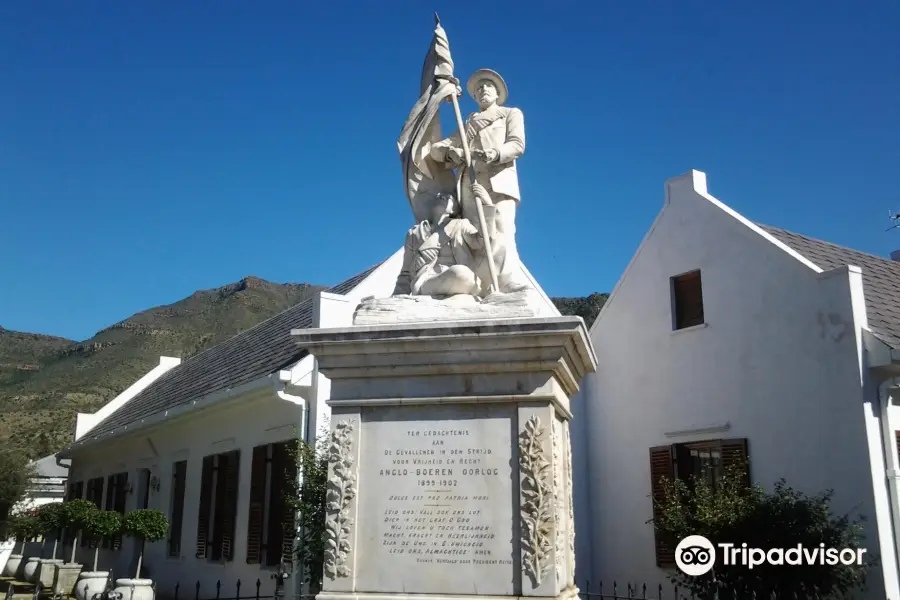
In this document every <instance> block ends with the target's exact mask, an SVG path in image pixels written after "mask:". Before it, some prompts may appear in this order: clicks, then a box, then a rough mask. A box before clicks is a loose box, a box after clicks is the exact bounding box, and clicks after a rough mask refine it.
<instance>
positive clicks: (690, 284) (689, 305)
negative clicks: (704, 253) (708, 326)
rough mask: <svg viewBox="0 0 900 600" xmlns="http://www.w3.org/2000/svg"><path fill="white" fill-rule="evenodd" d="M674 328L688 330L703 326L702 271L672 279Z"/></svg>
mask: <svg viewBox="0 0 900 600" xmlns="http://www.w3.org/2000/svg"><path fill="white" fill-rule="evenodd" d="M671 287H672V326H673V328H674V329H676V330H677V329H686V328H688V327H695V326H697V325H703V323H704V322H705V321H704V319H703V286H702V285H701V282H700V271H699V270H698V271H691V272H690V273H684V274H683V275H678V276H677V277H673V278H672V284H671Z"/></svg>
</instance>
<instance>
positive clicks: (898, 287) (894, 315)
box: [759, 225, 900, 348]
mask: <svg viewBox="0 0 900 600" xmlns="http://www.w3.org/2000/svg"><path fill="white" fill-rule="evenodd" d="M759 226H760V227H762V228H763V230H765V231H766V232H768V233H769V234H771V235H772V236H774V237H775V239H777V240H778V241H780V242H782V243H783V244H785V245H787V246H788V247H789V248H791V249H793V250H795V251H796V252H798V253H799V254H801V255H803V256H804V257H806V258H807V259H808V260H810V261H811V262H813V263H814V264H816V265H817V266H818V267H819V268H821V269H822V270H824V271H828V270H830V269H835V268H837V267H841V266H844V265H855V266H857V267H859V268H860V269H862V276H863V289H864V291H865V296H866V313H867V315H868V321H869V329H871V330H872V333H874V334H875V335H876V336H877V337H878V338H879V339H881V341H883V342H884V343H886V344H887V345H888V346H890V347H892V348H900V262H895V261H893V260H890V259H887V258H882V257H880V256H875V255H874V254H867V253H865V252H860V251H858V250H851V249H850V248H845V247H843V246H838V245H836V244H831V243H829V242H823V241H822V240H817V239H813V238H809V237H806V236H804V235H800V234H797V233H791V232H790V231H785V230H783V229H777V228H775V227H769V226H768V225H759Z"/></svg>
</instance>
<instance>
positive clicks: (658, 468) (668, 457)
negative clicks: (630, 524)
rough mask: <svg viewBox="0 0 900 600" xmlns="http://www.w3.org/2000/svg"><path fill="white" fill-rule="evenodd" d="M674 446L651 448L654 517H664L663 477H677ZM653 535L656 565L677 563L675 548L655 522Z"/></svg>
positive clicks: (663, 566)
mask: <svg viewBox="0 0 900 600" xmlns="http://www.w3.org/2000/svg"><path fill="white" fill-rule="evenodd" d="M674 458H675V457H674V456H673V451H672V446H656V447H654V448H650V496H651V498H652V499H653V519H654V521H656V520H657V519H660V518H661V517H662V512H661V511H660V509H659V507H658V504H660V503H663V502H665V500H666V494H665V489H664V488H663V485H662V481H661V480H662V479H663V478H667V479H674V478H675V465H674ZM653 536H654V541H655V543H656V565H657V566H658V567H662V568H667V567H672V566H674V565H675V548H674V547H672V546H671V545H670V544H668V543H667V542H666V540H664V539H663V536H662V535H661V534H660V532H659V530H658V529H657V528H656V526H655V524H654V527H653Z"/></svg>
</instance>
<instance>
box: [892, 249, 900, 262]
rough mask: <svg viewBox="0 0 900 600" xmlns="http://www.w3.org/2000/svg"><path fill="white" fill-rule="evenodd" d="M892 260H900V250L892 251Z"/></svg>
mask: <svg viewBox="0 0 900 600" xmlns="http://www.w3.org/2000/svg"><path fill="white" fill-rule="evenodd" d="M891 260H893V261H900V250H894V251H893V252H891Z"/></svg>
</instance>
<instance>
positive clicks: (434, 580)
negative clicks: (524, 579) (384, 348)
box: [356, 405, 518, 595]
mask: <svg viewBox="0 0 900 600" xmlns="http://www.w3.org/2000/svg"><path fill="white" fill-rule="evenodd" d="M513 415H514V413H513V410H512V409H511V408H510V407H503V406H499V407H498V406H496V405H495V406H476V405H472V406H459V407H398V408H379V409H378V410H377V412H371V413H364V414H363V428H362V435H361V444H362V446H361V453H360V454H361V455H360V472H359V507H360V509H359V511H360V512H359V522H358V525H357V527H358V530H357V531H358V536H359V537H358V539H359V540H360V552H359V553H358V554H357V582H356V590H357V591H360V592H397V593H410V594H416V593H422V594H425V593H431V594H437V593H441V594H496V595H511V594H513V593H514V590H513V579H514V564H513V560H514V556H515V553H516V552H517V551H518V548H517V546H516V545H514V541H513V540H514V538H515V536H514V532H513V502H514V496H513V478H514V472H513V470H512V469H513V466H512V465H513V456H512V440H513V439H514V437H513V431H512V429H513V422H512V419H513Z"/></svg>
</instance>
